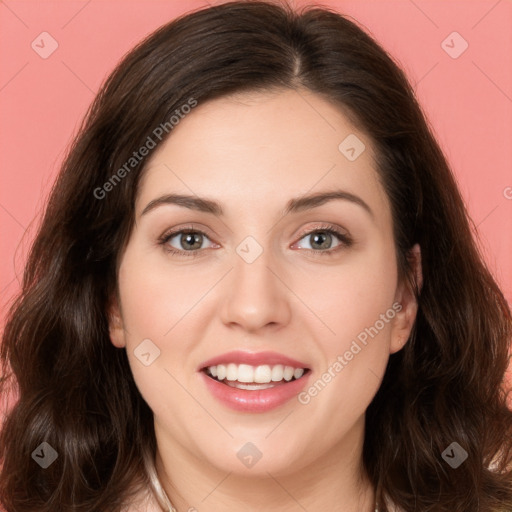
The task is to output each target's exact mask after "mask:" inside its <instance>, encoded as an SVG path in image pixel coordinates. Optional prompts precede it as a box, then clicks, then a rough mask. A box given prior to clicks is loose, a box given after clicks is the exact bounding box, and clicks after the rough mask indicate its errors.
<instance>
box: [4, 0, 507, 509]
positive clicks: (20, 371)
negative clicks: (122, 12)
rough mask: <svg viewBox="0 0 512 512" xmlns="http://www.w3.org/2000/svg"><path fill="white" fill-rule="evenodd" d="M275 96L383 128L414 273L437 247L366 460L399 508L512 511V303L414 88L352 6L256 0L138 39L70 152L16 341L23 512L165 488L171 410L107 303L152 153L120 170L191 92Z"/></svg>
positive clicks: (372, 427) (16, 494) (18, 306)
mask: <svg viewBox="0 0 512 512" xmlns="http://www.w3.org/2000/svg"><path fill="white" fill-rule="evenodd" d="M276 88H295V89H297V88H306V89H308V90H310V91H313V92H314V93H317V94H319V95H321V96H322V97H324V98H325V99H327V100H328V101H330V102H332V103H333V104H336V105H338V106H339V107H340V108H341V109H343V111H344V112H345V113H346V114H347V115H349V116H350V117H351V120H352V121H353V122H354V123H356V124H357V126H359V127H361V129H362V130H364V131H365V132H366V133H367V134H369V136H370V137H371V140H372V142H373V144H374V147H375V149H376V154H377V164H378V168H377V170H378V173H379V177H380V179H381V182H382V184H383V186H384V188H385V190H386V192H387V195H388V197H389V200H390V202H391V205H392V212H393V227H394V237H395V244H396V250H397V255H398V264H399V271H400V275H401V276H402V277H403V278H409V279H411V283H412V284H414V282H413V280H412V274H411V270H410V268H409V261H408V258H407V252H408V250H409V249H410V248H411V247H412V246H413V244H415V243H419V244H420V246H421V249H422V265H423V288H422V290H421V293H419V292H418V290H417V289H416V293H417V299H418V303H419V310H418V315H417V320H416V324H415V327H414V329H413V333H412V335H411V337H410V339H409V340H408V343H407V344H406V345H405V348H404V349H403V350H401V351H399V352H398V353H396V354H393V355H392V356H391V357H390V360H389V364H388V367H387V371H386V374H385V377H384V380H383V383H382V386H381V388H380V389H379V391H378V393H377V395H376V396H375V398H374V400H373V401H372V403H371V404H370V406H369V408H368V410H367V413H366V431H365V441H364V449H363V461H364V465H365V468H366V471H367V472H368V475H369V477H370V479H371V481H372V483H373V485H374V486H375V489H376V492H377V499H378V504H379V510H380V511H381V512H385V511H387V510H388V508H387V506H386V502H388V501H390V502H394V503H395V504H396V505H398V506H400V507H402V508H403V509H405V510H406V511H407V512H411V511H421V512H425V511H440V512H442V511H446V512H473V511H474V512H477V511H479V512H486V511H492V512H498V511H508V512H510V511H511V510H512V467H511V466H512V450H511V447H512V412H511V411H510V410H509V409H508V408H507V403H506V390H505V387H504V383H503V379H504V375H505V372H506V369H507V365H508V351H509V344H510V340H511V338H512V319H511V313H510V309H509V307H508V305H507V302H506V300H505V299H504V297H503V294H502V293H501V291H500V289H499V288H498V286H497V284H496V283H495V281H494V279H493V278H492V276H491V274H490V273H489V271H488V270H487V268H486V266H485V265H484V263H483V258H482V256H481V254H480V253H479V251H478V249H477V246H476V244H475V242H474V240H473V236H472V225H471V222H470V221H469V218H468V215H467V212H466V209H465V206H464V203H463V200H462V199H461V196H460V193H459V191H458V190H457V186H456V183H455V180H454V178H453V175H452V173H451V171H450V169H449V166H448V164H447V161H446V159H445V157H444V155H443V154H442V152H441V150H440V148H439V145H438V144H437V142H436V141H435V139H434V137H433V135H432V133H431V131H430V129H429V127H428V124H427V122H426V121H425V118H424V115H423V113H422V111H421V108H420V106H419V105H418V103H417V101H416V99H415V96H414V93H413V90H412V88H411V86H410V85H409V83H408V82H407V79H406V77H405V75H404V73H403V72H402V71H401V70H400V69H399V67H398V66H397V65H396V64H395V63H394V61H393V60H392V59H391V58H390V57H389V56H388V55H387V53H386V52H385V51H384V50H383V49H382V48H381V47H380V46H379V45H378V44H377V43H376V42H375V41H374V40H373V39H372V38H371V37H370V36H369V35H367V34H366V33H365V32H364V31H363V30H362V29H361V28H360V27H358V26H357V24H356V23H355V22H353V21H350V20H348V19H347V18H345V17H343V16H342V15H340V14H338V13H336V12H333V11H330V10H329V9H324V8H320V7H314V6H310V7H308V8H305V9H303V10H302V11H294V10H293V9H291V8H290V7H287V6H286V5H283V6H281V5H277V4H274V3H267V2H251V1H250V2H230V3H226V4H222V5H218V6H216V7H211V8H207V9H203V10H200V11H196V12H194V13H191V14H189V15H186V16H183V17H181V18H178V19H176V20H174V21H172V22H171V23H168V24H166V25H165V26H163V27H161V28H160V29H159V30H157V31H156V32H154V33H153V34H151V35H150V36H149V37H148V38H147V39H145V40H144V41H143V42H142V43H140V44H139V45H138V46H137V47H136V48H135V49H133V50H132V51H131V52H130V53H129V54H128V55H127V56H126V57H125V58H124V59H123V60H122V62H121V63H120V64H119V65H118V66H117V68H116V69H115V70H114V71H113V73H112V74H111V75H110V77H109V78H108V79H107V81H106V83H105V84H104V85H103V87H102V88H101V91H100V92H99V94H98V95H97V97H96V99H95V100H94V102H93V104H92V105H91V107H90V109H89V111H88V113H87V116H86V118H85V120H84V122H83V124H82V126H81V130H80V133H79V135H78V136H77V137H76V139H75V140H74V143H73V144H72V146H71V148H70V150H69V152H68V154H67V156H66V159H65V161H64V163H63V166H62V169H61V172H60V174H59V177H58V179H57V181H56V184H55V186H54V188H53V190H52V194H51V197H50V199H49V202H48V205H47V208H46V212H45V215H44V218H43V221H42V225H41V227H40V229H39V232H38V234H37V237H36V239H35V242H34V243H33V246H32V249H31V252H30V255H29V258H28V262H27V264H26V268H25V272H24V276H23V283H22V290H21V292H20V295H19V296H18V297H17V299H16V301H15V302H14V304H13V306H12V308H11V310H10V314H9V318H8V322H7V324H6V328H5V331H4V335H3V340H2V345H1V361H2V366H3V371H4V377H3V380H2V391H3V392H7V391H8V390H9V389H11V388H10V386H11V385H12V389H14V391H15V392H16V393H17V394H18V400H17V402H16V404H15V405H14V407H13V408H12V410H11V411H10V412H9V413H8V415H7V416H6V420H5V424H4V426H3V430H2V432H1V436H0V456H1V461H2V470H1V473H0V493H1V494H0V499H1V502H2V503H3V505H4V507H5V508H6V509H7V511H8V512H25V511H30V512H33V511H34V510H38V511H40V512H42V511H47V512H48V511H74V512H79V511H84V512H85V511H87V512H90V511H102V512H117V511H119V510H121V507H122V504H123V503H127V502H128V501H129V499H130V497H131V494H130V493H131V491H133V490H134V489H135V487H134V482H137V483H138V484H140V485H146V484H147V473H146V472H145V469H144V464H143V459H144V457H146V456H147V455H148V454H149V455H150V456H151V457H154V455H155V450H156V442H155V436H154V430H153V416H152V412H151V410H150V409H149V407H148V405H147V404H146V403H145V401H144V400H143V399H142V397H141V395H140V393H139V392H138V390H137V387H136V385H135V382H134V380H133V377H132V374H131V371H130V367H129V364H128V360H127V356H126V352H125V351H124V350H119V349H116V348H115V347H114V346H113V345H112V344H111V343H110V341H109V331H108V318H107V313H106V312H107V310H108V306H109V304H110V302H109V301H110V299H111V298H112V296H113V295H114V294H115V293H116V283H117V276H116V261H117V258H118V257H119V255H120V254H121V253H122V250H123V247H124V244H125V243H126V241H127V239H128V237H129V235H130V232H131V229H132V226H133V215H134V204H135V196H136V193H137V184H138V183H139V180H140V176H141V172H142V171H143V169H144V164H145V162H146V160H147V158H142V159H141V160H140V162H137V163H136V165H133V166H130V167H129V168H126V167H125V171H126V172H125V173H122V179H119V180H117V179H116V180H114V179H113V178H112V177H113V176H114V175H115V174H116V173H117V176H118V177H119V172H118V170H119V169H121V168H122V167H123V166H126V162H128V161H129V159H130V158H131V156H132V154H133V152H134V151H135V150H137V149H138V148H140V147H142V146H143V145H144V144H145V143H146V142H147V140H148V137H149V136H151V135H152V134H154V130H155V128H156V127H158V126H160V125H163V124H165V123H166V122H167V123H168V122H169V119H170V118H171V116H172V115H173V113H174V112H175V111H176V110H179V109H180V108H181V107H182V106H183V105H185V104H187V103H188V102H189V101H190V99H191V98H193V99H194V101H197V102H198V103H199V104H201V103H202V102H205V101H207V100H210V99H213V98H218V97H221V96H225V95H227V94H230V93H233V92H242V91H249V90H268V89H276ZM191 115H193V114H191ZM168 133H169V134H170V135H167V132H166V133H165V136H172V130H168ZM153 138H154V137H153ZM165 138H166V137H162V138H161V140H157V144H160V143H161V142H162V141H164V140H165ZM132 163H133V162H132ZM109 180H110V181H109ZM107 182H109V183H110V186H109V187H105V183H107ZM107 189H108V193H105V194H103V193H102V192H98V190H100V191H101V190H103V191H107ZM95 191H96V192H95ZM99 196H102V197H99ZM42 442H47V443H48V444H49V445H51V446H52V447H53V448H54V449H55V451H56V452H57V454H58V457H57V459H56V460H55V462H54V463H53V464H51V465H50V466H49V467H48V468H46V469H42V468H41V467H39V465H38V464H36V463H35V462H34V460H32V457H31V454H32V453H33V451H34V450H35V449H36V448H37V447H38V446H39V445H40V444H41V443H42ZM453 442H456V443H458V445H460V447H461V448H462V449H464V450H465V452H467V459H466V460H465V461H464V463H462V464H461V465H460V466H459V467H457V468H456V469H455V468H452V467H450V465H449V464H447V462H446V461H445V460H443V457H442V455H441V454H442V453H443V452H444V450H445V449H446V448H447V447H449V446H450V445H451V443H453Z"/></svg>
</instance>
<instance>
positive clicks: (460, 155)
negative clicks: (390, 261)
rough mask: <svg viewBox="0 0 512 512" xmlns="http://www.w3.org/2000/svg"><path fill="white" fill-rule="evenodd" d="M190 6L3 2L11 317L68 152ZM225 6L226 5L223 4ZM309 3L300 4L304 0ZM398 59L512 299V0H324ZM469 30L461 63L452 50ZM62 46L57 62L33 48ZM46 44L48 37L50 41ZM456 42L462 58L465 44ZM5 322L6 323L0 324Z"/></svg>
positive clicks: (1, 224) (0, 261) (1, 262)
mask: <svg viewBox="0 0 512 512" xmlns="http://www.w3.org/2000/svg"><path fill="white" fill-rule="evenodd" d="M207 3H210V4H213V3H215V2H203V1H199V0H197V1H196V0H193V1H192V0H191V1H185V0H183V1H144V2H143V1H99V0H96V1H94V2H91V1H89V2H88V1H83V2H75V1H40V0H38V1H19V0H16V1H15V0H7V1H5V2H2V3H0V51H1V56H0V58H1V62H2V68H1V70H0V115H1V119H2V123H1V126H0V129H1V132H0V159H1V187H0V232H1V238H0V244H1V246H0V292H1V295H2V297H1V301H0V306H1V309H0V314H1V315H2V317H3V315H4V313H5V305H6V303H7V302H8V301H9V300H10V299H11V298H12V296H13V294H14V293H15V292H16V291H17V290H18V281H19V279H20V277H21V272H22V269H23V264H24V259H25V255H26V251H27V248H28V246H29V243H30V241H31V239H32V237H33V235H34V227H35V226H36V225H37V222H38V221H39V218H40V213H41V210H42V208H43V207H44V204H45V199H46V197H47V194H48V192H49V190H50V186H51V184H52V182H53V180H54V178H55V176H56V173H57V171H58V168H59V164H60V162H61V160H62V158H63V155H64V152H65V150H66V147H67V145H68V144H69V142H70V141H71V139H72V136H73V134H74V133H75V132H76V130H77V127H78V125H79V122H80V120H81V118H82V116H83V114H84V113H85V111H86V108H87V107H88V105H89V104H90V102H91V101H92V99H93V98H94V95H95V93H96V92H97V91H98V88H99V86H100V84H101V83H102V81H103V80H104V79H105V78H106V76H107V75H108V73H110V71H111V70H112V69H113V68H114V66H115V64H116V63H117V62H118V61H119V59H120V58H121V57H122V56H123V55H124V54H125V53H126V52H127V51H128V50H129V49H131V48H132V47H133V46H134V44H135V43H137V42H138V41H139V40H140V39H141V38H143V37H144V36H146V35H147V34H148V33H150V32H152V31H153V30H154V29H156V28H157V27H159V26H160V25H162V24H164V23H165V22H167V21H168V20H170V19H172V18H174V17H175V16H177V15H179V14H182V13H184V12H186V11H189V10H191V9H195V8H199V7H203V6H205V5H207ZM217 3H220V2H217ZM304 3H306V2H303V1H301V2H295V4H304ZM323 5H326V6H331V7H334V8H335V9H336V10H338V11H340V12H342V13H344V14H347V15H349V16H352V17H354V18H355V19H356V20H358V21H359V22H360V23H362V24H363V25H364V26H365V27H367V29H368V30H369V31H370V32H371V33H372V34H373V35H374V37H375V38H376V39H377V40H378V41H379V42H380V43H381V44H382V45H383V46H384V47H385V48H386V49H387V50H388V51H389V52H390V53H391V54H392V55H393V56H394V57H395V58H396V59H397V60H398V62H399V63H400V64H401V65H402V66H403V67H404V69H405V71H406V73H407V74H408V76H409V78H410V81H411V82H412V84H414V86H415V90H416V92H417V95H418V98H419V100H420V103H421V104H422V105H423V107H424V110H425V112H426V113H427V116H428V118H429V119H430V122H431V125H432V126H433V128H434V131H435V133H436V134H437V137H438V140H439V141H440V143H441V146H442V148H443V149H444V150H445V152H446V154H447V157H448V159H449V161H450V163H451V165H452V167H453V170H454V172H455V174H456V176H457V179H458V181H459V184H460V188H461V191H462V194H463V196H464V197H465V199H466V201H467V205H468V210H469V213H470V215H471V217H472V219H473V221H474V223H475V225H476V226H477V228H478V232H479V235H480V243H481V247H482V250H483V252H484V254H485V257H486V260H487V262H488V264H489V266H490V268H491V270H492V271H493V273H494V274H495V276H496V278H497V280H498V282H499V283H500V284H501V286H502V288H503V290H504V293H505V295H506V297H507V300H508V301H509V304H510V303H512V65H511V63H512V3H511V2H510V1H509V0H498V1H496V0H491V1H471V0H469V1H446V0H443V1H441V0H438V1H420V0H415V1H412V0H396V1H383V0H380V1H334V0H331V1H324V2H323ZM454 31H456V32H458V33H459V34H460V35H461V36H462V38H463V39H464V40H465V41H467V43H468V45H469V46H468V48H467V50H466V51H465V52H464V53H462V54H461V55H460V56H459V57H458V58H452V57H451V56H450V55H448V53H446V51H445V50H444V49H443V47H444V46H442V42H443V41H444V40H445V39H446V38H447V37H448V36H449V35H450V34H451V33H452V32H454ZM42 32H47V33H49V34H50V35H51V37H53V38H54V39H55V40H56V41H57V43H58V48H57V50H56V51H55V52H54V53H53V54H52V55H50V56H49V57H48V58H47V59H43V58H41V57H40V55H39V54H38V53H36V51H34V49H33V48H32V47H31V44H32V43H33V42H34V44H38V45H39V47H41V48H42V47H44V48H46V49H48V48H50V44H51V41H50V39H49V38H48V36H40V34H41V33H42ZM41 39H44V41H43V42H41ZM452 39H453V42H452V40H451V39H450V38H448V39H447V41H446V43H444V44H448V45H450V46H452V48H451V50H450V51H451V52H454V51H455V52H457V51H459V50H460V49H461V48H462V46H461V45H462V44H463V40H461V39H460V38H459V37H458V36H456V37H455V38H452ZM0 323H1V322H0Z"/></svg>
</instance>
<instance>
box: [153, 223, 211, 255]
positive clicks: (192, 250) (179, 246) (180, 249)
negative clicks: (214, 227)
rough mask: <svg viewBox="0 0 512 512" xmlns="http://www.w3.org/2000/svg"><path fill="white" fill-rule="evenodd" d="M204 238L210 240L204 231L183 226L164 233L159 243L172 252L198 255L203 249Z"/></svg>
mask: <svg viewBox="0 0 512 512" xmlns="http://www.w3.org/2000/svg"><path fill="white" fill-rule="evenodd" d="M205 240H210V239H209V238H208V236H207V235H206V233H203V232H202V231H200V230H198V229H192V228H183V229H180V230H176V231H172V232H170V233H169V232H167V233H165V234H164V235H162V237H161V238H160V239H159V243H160V244H161V245H163V246H164V248H165V250H166V251H168V252H170V253H172V254H177V255H183V256H198V255H199V253H200V251H201V250H203V249H205V247H204V246H203V243H204V242H205ZM210 247H212V246H210Z"/></svg>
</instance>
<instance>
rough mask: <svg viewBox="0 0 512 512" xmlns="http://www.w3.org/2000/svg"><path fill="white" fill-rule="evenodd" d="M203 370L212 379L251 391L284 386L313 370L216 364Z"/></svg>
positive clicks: (291, 367)
mask: <svg viewBox="0 0 512 512" xmlns="http://www.w3.org/2000/svg"><path fill="white" fill-rule="evenodd" d="M201 371H202V372H203V373H204V374H205V375H206V376H207V377H209V378H210V379H213V380H215V381H216V382H219V383H221V384H225V385H226V386H230V387H232V388H237V389H245V390H249V391H258V390H262V389H269V388H274V387H276V386H283V385H286V384H288V383H291V382H294V381H296V380H299V379H302V378H304V377H305V376H306V375H307V374H308V373H309V372H310V371H311V370H310V369H309V368H295V367H293V366H284V365H281V364H278V365H260V366H251V365H245V364H241V365H237V364H234V363H231V364H227V365H215V366H208V367H205V368H202V369H201Z"/></svg>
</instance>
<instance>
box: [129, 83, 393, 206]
mask: <svg viewBox="0 0 512 512" xmlns="http://www.w3.org/2000/svg"><path fill="white" fill-rule="evenodd" d="M354 157H355V158H354ZM340 187H341V188H343V189H344V190H347V191H348V192H349V193H354V194H357V195H364V196H365V201H366V202H370V203H373V204H374V206H375V207H376V209H377V210H379V209H382V208H386V203H387V198H386V197H385V194H384V191H383V189H382V187H381V185H380V182H379V180H378V174H377V172H376V164H375V158H374V150H373V146H372V142H371V140H370V139H369V137H368V136H367V135H366V134H365V133H363V132H361V131H360V130H358V129H356V127H355V126H354V125H352V124H351V122H350V120H349V119H348V118H347V116H345V115H344V113H343V112H342V110H341V108H339V107H337V106H335V105H333V104H332V103H330V102H328V101H326V100H325V99H323V98H322V97H320V96H318V95H315V94H314V93H312V92H310V91H304V90H300V91H295V90H281V91H277V92H256V93H255V92H251V93H239V94H236V95H232V96H227V97H222V98H219V99H215V100H211V101H208V102H205V103H204V104H199V105H198V106H197V107H195V108H194V109H193V110H192V111H191V112H190V113H189V114H188V115H186V116H185V117H184V118H183V119H182V120H181V121H180V122H179V124H178V125H177V126H175V127H174V128H173V130H172V132H171V134H170V136H169V137H168V138H167V140H165V142H163V143H162V144H161V145H160V146H159V147H157V148H156V149H155V150H154V153H153V154H152V155H151V157H150V160H149V161H148V163H147V165H146V170H145V172H144V175H143V178H142V180H141V183H140V188H139V194H138V200H137V211H138V213H140V212H141V210H142V209H143V208H144V206H145V205H146V204H147V203H148V202H149V201H151V200H152V199H154V198H155V197H156V196H158V195H161V194H164V193H183V194H195V195H198V196H201V197H202V196H208V197H214V198H215V197H216V198H222V203H223V204H224V203H225V204H226V207H225V208H223V209H224V210H226V212H227V213H229V210H230V205H233V206H235V205H237V206H238V207H240V206H242V205H244V206H245V207H249V206H251V207H254V208H258V209H261V207H262V205H265V207H266V208H269V209H271V208H273V206H274V203H275V207H276V208H282V206H283V204H284V203H285V202H287V200H288V199H289V198H290V197H295V196H297V195H301V194H305V193H307V192H310V193H311V192H315V191H321V190H326V189H334V188H340Z"/></svg>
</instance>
